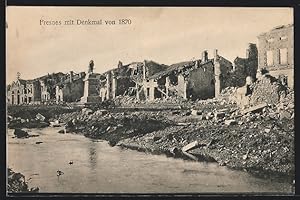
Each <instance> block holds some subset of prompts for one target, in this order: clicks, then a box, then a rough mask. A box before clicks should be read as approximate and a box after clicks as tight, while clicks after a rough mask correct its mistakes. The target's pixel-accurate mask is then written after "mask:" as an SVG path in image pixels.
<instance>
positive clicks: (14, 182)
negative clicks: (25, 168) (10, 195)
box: [7, 168, 39, 192]
mask: <svg viewBox="0 0 300 200" xmlns="http://www.w3.org/2000/svg"><path fill="white" fill-rule="evenodd" d="M7 176H8V177H7V179H8V181H7V192H38V191H39V188H38V187H34V188H30V189H29V188H28V185H27V182H26V180H25V176H24V175H23V174H21V173H16V172H14V171H13V170H12V169H10V168H8V173H7Z"/></svg>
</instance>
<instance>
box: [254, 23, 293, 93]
mask: <svg viewBox="0 0 300 200" xmlns="http://www.w3.org/2000/svg"><path fill="white" fill-rule="evenodd" d="M261 70H265V71H267V72H269V74H270V75H271V76H274V77H276V78H278V79H280V80H281V82H282V83H283V84H285V85H288V87H290V88H293V87H294V26H293V25H292V24H290V25H285V26H278V27H275V28H273V29H272V30H271V31H269V32H266V33H262V34H260V35H259V36H258V74H260V71H261Z"/></svg>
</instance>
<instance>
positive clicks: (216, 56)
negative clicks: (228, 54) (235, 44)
mask: <svg viewBox="0 0 300 200" xmlns="http://www.w3.org/2000/svg"><path fill="white" fill-rule="evenodd" d="M218 57H219V55H218V49H215V50H214V60H215V61H216V60H218Z"/></svg>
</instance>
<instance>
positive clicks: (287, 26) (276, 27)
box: [258, 24, 294, 37]
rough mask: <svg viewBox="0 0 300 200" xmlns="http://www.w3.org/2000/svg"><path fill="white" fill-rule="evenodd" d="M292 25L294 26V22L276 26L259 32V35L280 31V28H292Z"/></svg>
mask: <svg viewBox="0 0 300 200" xmlns="http://www.w3.org/2000/svg"><path fill="white" fill-rule="evenodd" d="M290 27H294V24H287V25H279V26H275V27H274V28H272V29H271V30H270V31H268V32H264V33H261V34H259V35H258V37H261V36H265V35H266V34H268V33H271V32H274V31H278V30H283V29H286V28H290Z"/></svg>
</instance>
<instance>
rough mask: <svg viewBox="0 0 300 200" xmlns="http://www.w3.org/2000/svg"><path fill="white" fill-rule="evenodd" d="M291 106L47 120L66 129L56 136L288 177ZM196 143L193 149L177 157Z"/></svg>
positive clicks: (87, 112) (199, 106)
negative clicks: (77, 135) (75, 135)
mask: <svg viewBox="0 0 300 200" xmlns="http://www.w3.org/2000/svg"><path fill="white" fill-rule="evenodd" d="M290 102H291V101H288V103H284V102H282V103H281V104H278V105H276V106H274V105H263V106H262V107H261V108H258V109H254V110H252V111H251V112H250V111H249V112H245V111H241V110H240V109H239V108H237V106H236V105H235V104H229V103H227V102H224V101H222V100H207V101H199V102H196V103H194V104H192V105H191V106H190V107H187V108H184V109H183V108H181V107H180V105H176V106H174V107H173V108H174V109H172V110H166V109H157V110H151V109H150V108H151V107H153V108H155V104H149V105H146V106H145V105H144V108H145V109H142V108H139V109H115V110H91V109H87V108H84V109H77V110H75V111H74V110H73V112H68V113H62V114H60V115H57V114H55V115H53V116H51V117H49V119H51V118H52V119H53V120H58V121H59V122H63V123H65V124H66V127H65V130H63V128H62V130H63V131H61V132H65V131H66V132H74V133H80V134H84V135H85V136H87V137H90V138H97V139H103V140H107V141H109V143H110V144H111V145H112V146H114V145H119V146H122V147H126V148H131V149H136V150H143V151H149V152H154V153H165V154H168V155H170V156H175V157H183V158H188V159H193V160H199V161H201V160H207V161H214V162H218V163H219V165H222V166H225V165H226V166H227V167H230V168H234V169H246V170H250V171H266V172H275V173H283V174H287V175H293V174H294V170H295V168H294V119H293V116H288V114H287V111H288V109H289V108H288V106H289V107H291V105H290ZM185 105H187V104H185ZM279 107H282V108H281V109H279ZM286 108H287V109H286ZM291 108H292V107H291ZM41 114H43V113H41ZM195 142H196V144H197V145H195V146H194V148H192V149H189V150H185V151H182V148H183V147H185V146H186V145H189V144H191V143H195Z"/></svg>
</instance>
